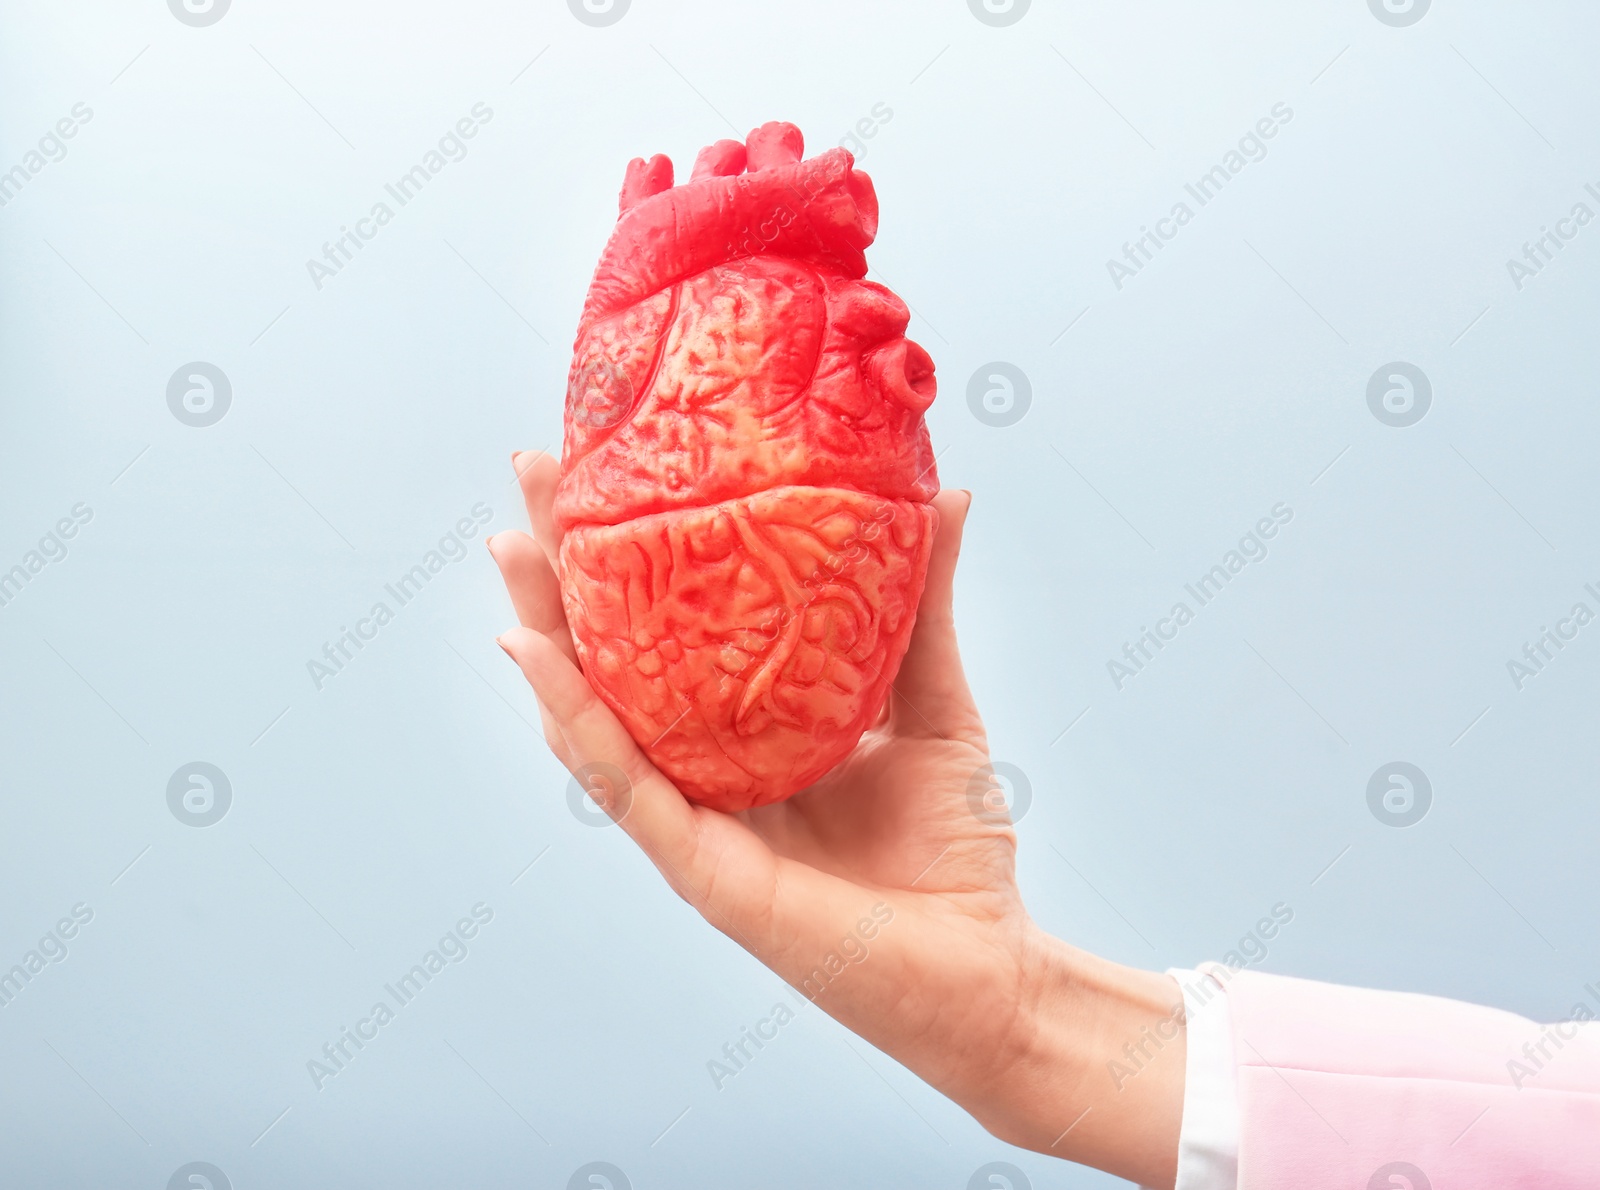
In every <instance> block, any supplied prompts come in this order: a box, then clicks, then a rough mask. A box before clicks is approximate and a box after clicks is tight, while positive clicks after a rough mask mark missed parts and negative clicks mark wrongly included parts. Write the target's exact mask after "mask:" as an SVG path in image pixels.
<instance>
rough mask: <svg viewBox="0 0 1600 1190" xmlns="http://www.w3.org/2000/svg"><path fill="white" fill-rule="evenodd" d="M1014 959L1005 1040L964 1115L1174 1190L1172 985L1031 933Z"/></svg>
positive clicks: (1025, 1142)
mask: <svg viewBox="0 0 1600 1190" xmlns="http://www.w3.org/2000/svg"><path fill="white" fill-rule="evenodd" d="M1023 950H1024V953H1023V955H1022V973H1023V974H1022V980H1021V984H1020V987H1019V989H1018V990H1019V992H1020V996H1019V1000H1020V1002H1019V1004H1018V1013H1017V1017H1016V1021H1015V1027H1014V1032H1013V1034H1012V1035H1011V1036H1010V1037H1009V1038H1008V1041H1007V1044H1006V1045H1005V1046H1004V1047H1003V1053H1002V1054H1000V1055H998V1056H997V1057H998V1061H997V1062H996V1064H995V1074H994V1077H993V1078H992V1079H991V1080H989V1085H988V1086H987V1087H986V1088H985V1092H984V1093H983V1094H982V1095H981V1096H980V1098H981V1100H982V1102H980V1103H979V1104H977V1105H976V1107H977V1109H976V1110H974V1112H973V1114H974V1115H975V1116H976V1117H977V1118H978V1120H979V1122H980V1123H982V1124H983V1125H984V1127H985V1128H987V1129H988V1130H989V1131H990V1132H992V1133H994V1135H996V1136H998V1137H999V1138H1000V1139H1001V1140H1004V1141H1007V1142H1008V1143H1010V1144H1015V1145H1018V1146H1021V1147H1023V1148H1029V1149H1033V1150H1035V1151H1036V1152H1040V1153H1045V1154H1048V1155H1050V1156H1053V1157H1061V1158H1064V1159H1067V1160H1071V1161H1077V1162H1080V1163H1082V1164H1084V1165H1090V1166H1093V1167H1095V1168H1097V1169H1102V1170H1105V1171H1107V1172H1109V1173H1113V1174H1116V1175H1118V1176H1120V1177H1124V1178H1128V1179H1130V1180H1133V1181H1136V1182H1138V1183H1140V1184H1141V1185H1146V1186H1171V1185H1172V1183H1173V1180H1174V1178H1175V1177H1176V1171H1177V1153H1178V1134H1179V1130H1180V1128H1181V1125H1182V1120H1183V1090H1184V1061H1185V1051H1186V1044H1185V1042H1186V1037H1185V1033H1184V1019H1183V994H1182V992H1181V991H1180V989H1179V988H1178V985H1177V983H1176V981H1174V980H1173V979H1172V978H1171V977H1170V976H1167V975H1163V974H1160V973H1158V972H1153V971H1142V970H1138V969H1136V968H1132V967H1124V966H1122V965H1120V964H1118V963H1112V962H1109V961H1107V960H1105V959H1101V958H1098V957H1096V956H1094V955H1091V954H1088V953H1087V952H1084V951H1081V950H1078V949H1077V948H1075V947H1072V946H1069V945H1067V944H1066V943H1065V942H1062V941H1061V940H1060V939H1057V938H1053V937H1051V936H1049V935H1048V934H1045V933H1044V932H1043V931H1042V930H1039V929H1038V928H1037V927H1032V928H1031V929H1030V930H1029V931H1028V934H1027V936H1026V937H1025V938H1024V941H1023ZM969 1110H970V1109H969Z"/></svg>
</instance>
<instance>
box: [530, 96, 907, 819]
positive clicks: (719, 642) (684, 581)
mask: <svg viewBox="0 0 1600 1190" xmlns="http://www.w3.org/2000/svg"><path fill="white" fill-rule="evenodd" d="M801 152H802V142H801V137H800V130H799V129H798V128H796V127H795V126H794V125H792V124H781V123H773V124H766V125H763V126H762V127H760V128H758V129H756V130H755V131H754V132H752V133H751V134H750V136H749V138H748V139H747V140H746V141H745V143H744V144H740V143H739V142H737V141H732V140H723V141H718V142H717V143H716V144H714V145H711V146H710V147H708V148H705V149H702V150H701V151H700V155H699V156H698V157H697V158H696V159H695V165H694V174H693V176H692V177H691V178H690V180H689V181H688V182H686V183H684V184H683V185H681V186H676V187H675V186H673V184H672V162H670V161H669V160H667V158H665V157H662V156H656V157H652V158H651V159H650V160H649V161H644V160H640V159H635V160H633V161H632V162H630V163H629V164H628V170H627V175H626V178H625V180H624V181H623V184H622V195H621V201H620V206H621V213H620V216H619V218H618V219H617V225H616V229H615V230H614V231H613V232H612V234H611V240H610V242H609V243H608V244H607V245H606V248H605V251H604V252H603V253H602V254H601V257H600V264H599V266H598V267H597V268H596V270H595V275H594V282H593V284H591V286H590V287H589V295H588V299H587V301H586V302H585V304H584V309H583V316H582V320H581V321H580V323H579V326H578V338H577V343H576V347H575V350H574V355H573V361H572V372H571V376H570V379H569V382H568V388H567V405H566V434H565V440H564V442H563V448H562V460H561V483H560V486H559V488H558V489H557V492H556V501H555V516H556V525H557V528H558V529H559V530H560V531H561V532H562V533H563V534H564V537H563V540H562V545H561V573H562V597H563V601H564V603H565V606H566V611H567V620H568V622H569V624H570V625H571V628H572V635H573V639H574V641H575V643H576V644H577V648H578V656H579V659H580V660H581V662H582V663H583V668H584V672H585V674H586V675H587V677H588V679H589V681H590V683H591V684H592V685H593V686H594V688H595V690H596V691H597V692H598V694H599V695H600V697H601V698H602V699H604V700H605V702H606V703H607V704H608V705H609V706H610V707H611V709H612V710H613V711H615V712H616V713H617V715H618V716H619V717H620V718H621V720H622V721H623V723H625V724H626V725H627V727H628V730H629V731H630V732H631V733H632V735H633V737H634V739H636V740H637V741H638V742H639V744H640V745H641V746H642V747H643V748H644V750H645V752H646V753H647V754H648V755H649V757H650V759H651V760H652V761H653V762H654V763H655V764H656V766H657V767H658V768H660V769H661V771H662V772H664V773H665V774H666V775H667V776H668V777H670V778H671V779H672V780H673V781H675V782H676V783H677V785H678V787H679V788H680V789H682V790H683V792H684V793H685V794H686V795H687V796H688V797H690V798H691V799H693V800H694V801H697V802H700V803H702V804H704V805H707V806H712V807H715V808H717V809H721V810H742V809H746V808H748V807H751V806H759V805H763V804H765V803H768V802H775V801H779V800H781V799H783V798H786V797H788V796H789V795H790V794H793V793H795V792H796V791H798V790H800V789H803V788H804V787H805V786H807V785H809V784H810V783H811V782H813V781H815V780H816V779H817V778H819V777H820V776H822V775H823V774H824V773H826V772H827V771H828V770H829V769H830V768H832V767H833V766H834V765H835V764H837V763H838V762H839V761H840V760H841V759H843V758H844V757H845V756H847V755H848V754H849V753H850V751H851V750H852V749H853V748H854V747H855V745H856V742H857V741H858V740H859V739H860V737H861V734H862V732H863V731H865V730H866V729H867V728H868V727H870V726H871V725H872V724H873V723H874V722H875V720H876V719H877V717H878V714H879V713H880V711H881V710H882V709H883V707H884V704H885V701H886V699H887V698H888V697H889V688H890V683H891V682H892V681H893V680H894V676H895V672H896V670H897V669H898V668H899V665H900V660H901V658H902V657H903V656H904V654H905V650H906V644H907V641H908V640H909V638H910V635H911V628H912V623H913V621H914V620H915V618H916V609H917V599H918V597H919V596H920V595H921V593H922V584H923V578H924V576H925V574H926V571H927V566H928V551H929V546H930V544H931V542H932V539H933V532H934V526H935V523H936V514H935V512H934V510H933V509H932V507H930V506H929V504H928V501H929V499H931V497H932V496H933V495H934V493H935V492H937V491H938V489H939V480H938V476H937V474H936V473H935V471H934V463H933V452H932V448H931V446H930V444H929V441H928V431H927V427H926V425H924V423H923V418H922V415H923V411H924V410H925V409H927V407H928V404H929V403H930V402H931V401H932V400H933V394H934V378H933V361H932V360H930V359H929V358H928V354H927V352H925V351H923V349H922V348H921V347H918V346H917V345H916V344H915V343H912V342H910V341H909V340H907V339H906V338H905V337H904V332H905V329H906V324H907V322H908V320H909V314H908V311H907V309H906V306H905V303H904V302H902V301H901V300H900V299H899V298H897V297H896V296H895V295H894V294H893V293H891V292H890V291H889V290H888V289H886V288H884V287H883V286H882V285H878V284H875V283H874V282H871V281H865V280H862V278H863V276H864V275H865V274H866V271H867V266H866V258H865V256H864V255H863V250H864V249H865V248H866V246H867V245H868V244H870V243H871V242H872V239H873V236H874V235H875V234H876V231H877V225H878V201H877V196H876V194H875V193H874V191H873V188H872V182H871V180H870V179H869V178H868V177H867V175H866V174H864V173H862V172H861V171H859V170H857V169H855V168H854V164H855V163H854V160H853V158H852V157H851V156H850V154H849V153H848V152H846V151H845V150H844V149H829V150H828V151H827V152H825V153H821V154H819V155H818V156H816V157H813V158H811V159H810V160H807V161H802V160H801Z"/></svg>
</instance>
